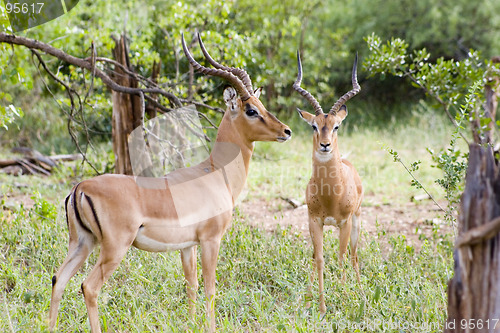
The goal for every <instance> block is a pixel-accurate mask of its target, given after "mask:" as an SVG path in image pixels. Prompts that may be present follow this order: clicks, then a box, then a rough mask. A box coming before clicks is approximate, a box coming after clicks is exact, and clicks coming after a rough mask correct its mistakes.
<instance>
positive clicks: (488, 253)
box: [444, 144, 500, 333]
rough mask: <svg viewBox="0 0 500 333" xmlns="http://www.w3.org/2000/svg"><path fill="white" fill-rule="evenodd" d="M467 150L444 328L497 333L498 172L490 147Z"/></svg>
mask: <svg viewBox="0 0 500 333" xmlns="http://www.w3.org/2000/svg"><path fill="white" fill-rule="evenodd" d="M469 149H470V155H469V166H468V169H467V177H466V188H465V191H464V193H463V194H462V198H461V203H460V205H461V212H460V216H459V221H458V222H459V230H458V238H457V242H456V248H455V251H454V254H453V257H454V260H455V274H454V277H453V278H452V279H451V280H450V282H449V284H448V320H447V322H446V325H445V330H444V331H445V332H450V333H451V332H500V294H499V292H498V291H499V290H498V289H499V287H500V265H499V257H500V235H499V234H498V229H499V228H498V225H499V223H498V222H499V221H500V219H498V218H499V217H500V177H499V174H498V167H497V164H496V162H495V159H494V157H493V150H492V149H491V147H482V146H480V145H478V144H471V145H470V147H469ZM479 323H481V324H482V325H479ZM480 327H481V328H480Z"/></svg>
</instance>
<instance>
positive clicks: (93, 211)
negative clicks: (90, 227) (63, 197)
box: [85, 195, 102, 236]
mask: <svg viewBox="0 0 500 333" xmlns="http://www.w3.org/2000/svg"><path fill="white" fill-rule="evenodd" d="M85 198H86V199H87V202H88V203H89V206H90V209H91V210H92V214H94V219H95V222H96V223H97V226H98V227H99V233H100V234H101V236H102V229H101V222H99V219H98V218H97V213H96V211H95V208H94V203H93V202H92V200H91V199H90V197H89V196H88V195H86V196H85Z"/></svg>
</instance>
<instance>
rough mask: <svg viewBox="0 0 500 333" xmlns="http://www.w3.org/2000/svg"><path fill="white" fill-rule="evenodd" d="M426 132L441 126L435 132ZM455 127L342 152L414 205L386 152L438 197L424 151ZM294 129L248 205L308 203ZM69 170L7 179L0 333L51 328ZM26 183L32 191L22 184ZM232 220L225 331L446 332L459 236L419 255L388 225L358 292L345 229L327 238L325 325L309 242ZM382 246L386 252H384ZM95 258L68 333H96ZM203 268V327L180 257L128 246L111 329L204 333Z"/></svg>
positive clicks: (1, 227) (397, 130)
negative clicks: (92, 323) (343, 254)
mask: <svg viewBox="0 0 500 333" xmlns="http://www.w3.org/2000/svg"><path fill="white" fill-rule="evenodd" d="M412 122H414V123H412ZM303 126H305V127H306V126H307V125H306V124H305V123H304V124H303ZM427 126H437V127H435V130H431V131H430V130H428V129H427ZM439 126H441V127H439ZM448 129H449V128H448V127H446V125H445V121H443V120H442V119H438V120H436V119H426V118H419V119H414V120H411V121H408V122H407V123H406V124H405V125H404V126H396V125H395V124H391V123H389V124H388V127H387V128H386V129H374V130H369V129H368V130H366V129H363V130H360V129H358V128H356V127H354V125H348V126H346V128H344V129H343V130H342V131H341V132H340V138H339V144H340V147H341V151H342V152H343V153H347V152H350V155H349V159H350V160H351V161H352V162H353V163H354V164H355V165H356V167H357V168H358V170H359V171H360V173H361V174H362V176H363V180H364V186H365V189H366V191H367V193H373V194H374V195H376V196H375V197H376V198H378V199H377V200H379V199H380V200H382V201H398V200H406V201H407V200H408V198H409V197H410V196H411V195H412V194H414V193H415V189H413V188H411V187H410V186H409V182H410V178H409V175H408V174H407V173H406V172H404V171H403V170H402V167H401V166H400V165H398V164H395V163H393V162H392V160H391V157H390V156H389V154H388V153H387V152H385V151H384V150H383V149H381V146H382V145H383V144H384V143H385V144H387V145H390V146H391V147H392V148H393V149H395V150H397V151H398V152H399V153H400V155H401V156H402V157H403V159H405V160H406V159H407V160H408V161H413V160H416V159H420V160H422V161H423V165H422V167H421V170H420V171H419V173H418V176H419V177H420V178H421V180H422V182H423V183H424V184H426V185H428V186H431V188H432V189H434V188H433V187H432V186H433V185H432V182H433V180H434V179H435V178H437V177H439V176H440V174H439V171H438V170H436V169H433V168H430V167H429V163H430V158H429V157H428V156H427V154H426V153H425V152H424V148H425V146H426V145H428V146H432V147H437V148H440V147H442V146H444V145H445V144H446V143H447V136H446V132H447V130H448ZM294 132H295V133H297V132H298V135H295V138H294V140H293V141H291V142H288V143H286V144H282V145H279V144H258V145H257V148H256V154H255V155H256V156H255V157H254V159H253V161H252V164H251V168H252V169H251V173H250V177H249V180H248V188H249V195H248V196H247V198H246V200H253V199H256V198H257V199H265V200H274V199H275V198H276V197H278V196H280V195H283V196H288V197H292V198H300V199H302V200H303V192H304V188H305V184H306V183H307V181H308V179H309V176H310V167H311V166H310V164H311V160H310V155H311V151H310V149H311V147H310V144H311V140H312V139H311V138H310V133H308V132H306V131H301V130H296V129H295V128H294ZM300 132H302V133H300ZM304 132H305V133H304ZM430 134H432V135H430ZM417 141H418V143H419V145H418V147H417V145H416V144H415V142H417ZM72 174H73V171H72V169H71V168H69V167H68V168H66V169H64V170H62V171H60V173H59V174H57V175H54V176H51V177H49V178H41V177H20V178H12V177H8V176H5V175H2V174H0V191H1V192H0V201H1V202H0V221H1V224H0V299H1V301H0V304H2V305H1V308H0V331H2V332H26V331H31V332H45V331H47V313H48V309H49V304H50V294H51V278H52V276H53V274H54V272H55V270H56V269H57V268H58V267H59V265H60V264H61V263H62V261H63V259H64V257H65V256H66V251H67V239H68V236H67V228H66V223H65V221H64V218H63V216H64V213H63V211H62V204H61V203H62V200H63V199H64V196H65V195H66V194H67V193H68V192H69V190H70V188H71V186H72V182H74V181H76V180H77V178H74V177H73V176H72ZM20 184H28V185H29V186H28V187H19V185H20ZM436 193H438V194H437V195H438V196H442V194H439V192H438V191H436ZM27 197H33V198H32V199H31V200H32V201H33V202H34V205H33V206H32V207H28V206H27V204H26V203H24V202H25V201H26V200H24V199H25V198H27ZM23 198H24V199H23ZM21 199H23V200H21ZM366 204H372V203H370V202H367V203H366ZM234 215H235V219H234V221H233V226H232V228H230V229H229V231H228V233H227V234H226V236H225V237H224V239H223V242H222V247H221V252H220V255H219V261H218V266H217V300H216V302H217V303H216V316H217V327H218V330H219V331H221V332H276V331H282V332H346V331H347V332H379V331H380V332H400V331H404V332H410V331H411V332H438V331H442V325H443V323H444V321H445V319H446V299H447V297H446V283H447V281H448V279H449V278H450V277H451V274H452V250H453V246H452V241H451V237H452V236H451V235H441V234H440V231H439V230H438V229H436V230H435V232H434V234H433V235H432V236H431V237H429V238H427V239H423V240H422V244H421V247H419V249H418V250H417V249H416V248H415V247H413V246H412V245H410V243H409V242H407V240H406V238H405V236H404V235H396V236H394V235H392V236H391V235H389V234H387V233H386V231H385V229H384V227H383V225H378V227H377V228H378V229H377V237H373V235H368V234H364V235H363V239H364V240H365V241H364V242H363V245H362V246H361V248H360V249H359V261H360V266H361V283H360V284H358V283H357V282H356V279H355V273H354V271H353V269H352V268H351V267H350V265H348V264H346V266H345V267H339V264H338V262H337V260H336V258H337V252H338V251H337V249H338V239H337V236H336V233H335V232H334V231H332V230H328V231H326V232H325V242H324V244H325V260H326V269H325V290H326V295H325V296H326V304H327V313H326V315H325V316H324V317H321V316H320V314H319V312H318V304H317V299H318V297H319V296H318V292H317V285H315V288H314V289H313V299H312V307H311V308H309V309H307V308H306V306H305V305H306V302H307V301H308V299H307V297H306V293H307V288H308V286H309V277H310V274H311V272H312V260H311V256H312V248H311V246H310V244H309V242H308V239H307V238H304V236H303V235H302V234H300V233H298V232H296V231H294V230H292V229H280V228H278V229H277V230H276V231H275V232H273V233H267V232H266V231H264V230H261V229H258V228H253V227H250V226H249V225H248V224H247V223H246V216H245V215H244V214H243V213H241V212H240V211H239V210H238V209H236V212H235V214H234ZM381 243H384V244H388V246H386V245H384V247H383V248H382V246H381ZM96 252H98V251H96ZM95 260H96V254H93V255H92V256H91V258H90V259H89V260H88V262H87V263H86V264H85V265H84V267H83V268H82V270H81V271H80V272H79V273H78V274H77V275H76V276H75V277H74V278H73V279H72V280H71V281H70V283H69V284H68V286H67V288H66V292H65V293H64V295H63V300H62V302H61V307H60V312H59V320H58V327H59V331H60V332H68V331H77V332H87V331H88V330H89V325H88V322H87V315H86V309H85V304H84V300H83V296H82V294H81V291H80V284H81V282H82V281H83V279H84V277H85V276H86V275H87V274H88V272H89V271H90V269H91V268H92V265H93V263H94V262H95ZM198 265H200V264H199V260H198ZM198 268H199V269H198V272H199V282H200V287H201V288H200V290H199V292H198V294H199V300H198V304H197V316H196V321H195V322H191V321H190V320H189V317H188V314H187V299H186V293H185V283H184V278H183V273H182V266H181V262H180V256H179V254H178V253H177V252H173V253H161V254H152V253H147V252H144V251H139V250H136V249H131V250H130V251H129V253H128V255H127V256H126V258H125V259H124V261H123V263H122V264H121V265H120V267H119V268H118V270H117V271H116V272H115V273H114V274H113V276H112V277H111V279H110V281H109V282H108V283H107V284H106V285H105V286H104V288H103V289H102V291H101V294H100V297H99V306H100V319H101V323H102V325H103V329H104V330H105V331H109V332H178V331H186V330H189V331H193V332H203V331H204V329H203V327H204V325H205V324H206V318H205V310H204V303H203V288H202V286H203V281H202V277H201V267H200V266H199V267H198ZM341 269H346V270H347V274H348V279H347V282H346V284H345V285H342V284H341V283H340V271H341Z"/></svg>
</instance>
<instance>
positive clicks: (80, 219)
mask: <svg viewBox="0 0 500 333" xmlns="http://www.w3.org/2000/svg"><path fill="white" fill-rule="evenodd" d="M78 186H80V184H78V185H76V188H75V191H74V192H73V202H72V204H73V208H74V209H75V215H76V221H77V222H78V224H80V226H81V227H82V228H83V229H84V230H85V231H87V232H89V233H91V234H92V231H91V230H90V229H89V228H88V227H87V226H86V225H85V224H83V221H82V218H81V216H80V212H79V211H78V208H77V207H76V196H77V194H78Z"/></svg>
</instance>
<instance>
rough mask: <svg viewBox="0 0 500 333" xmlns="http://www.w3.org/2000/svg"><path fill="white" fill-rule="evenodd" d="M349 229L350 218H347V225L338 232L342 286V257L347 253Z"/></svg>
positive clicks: (343, 271)
mask: <svg viewBox="0 0 500 333" xmlns="http://www.w3.org/2000/svg"><path fill="white" fill-rule="evenodd" d="M351 227H352V218H351V217H349V219H347V223H345V224H344V225H343V226H342V227H340V231H339V267H340V269H342V284H344V283H345V280H346V272H345V270H344V269H343V267H344V257H345V254H346V252H347V244H348V243H349V238H350V236H351Z"/></svg>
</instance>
